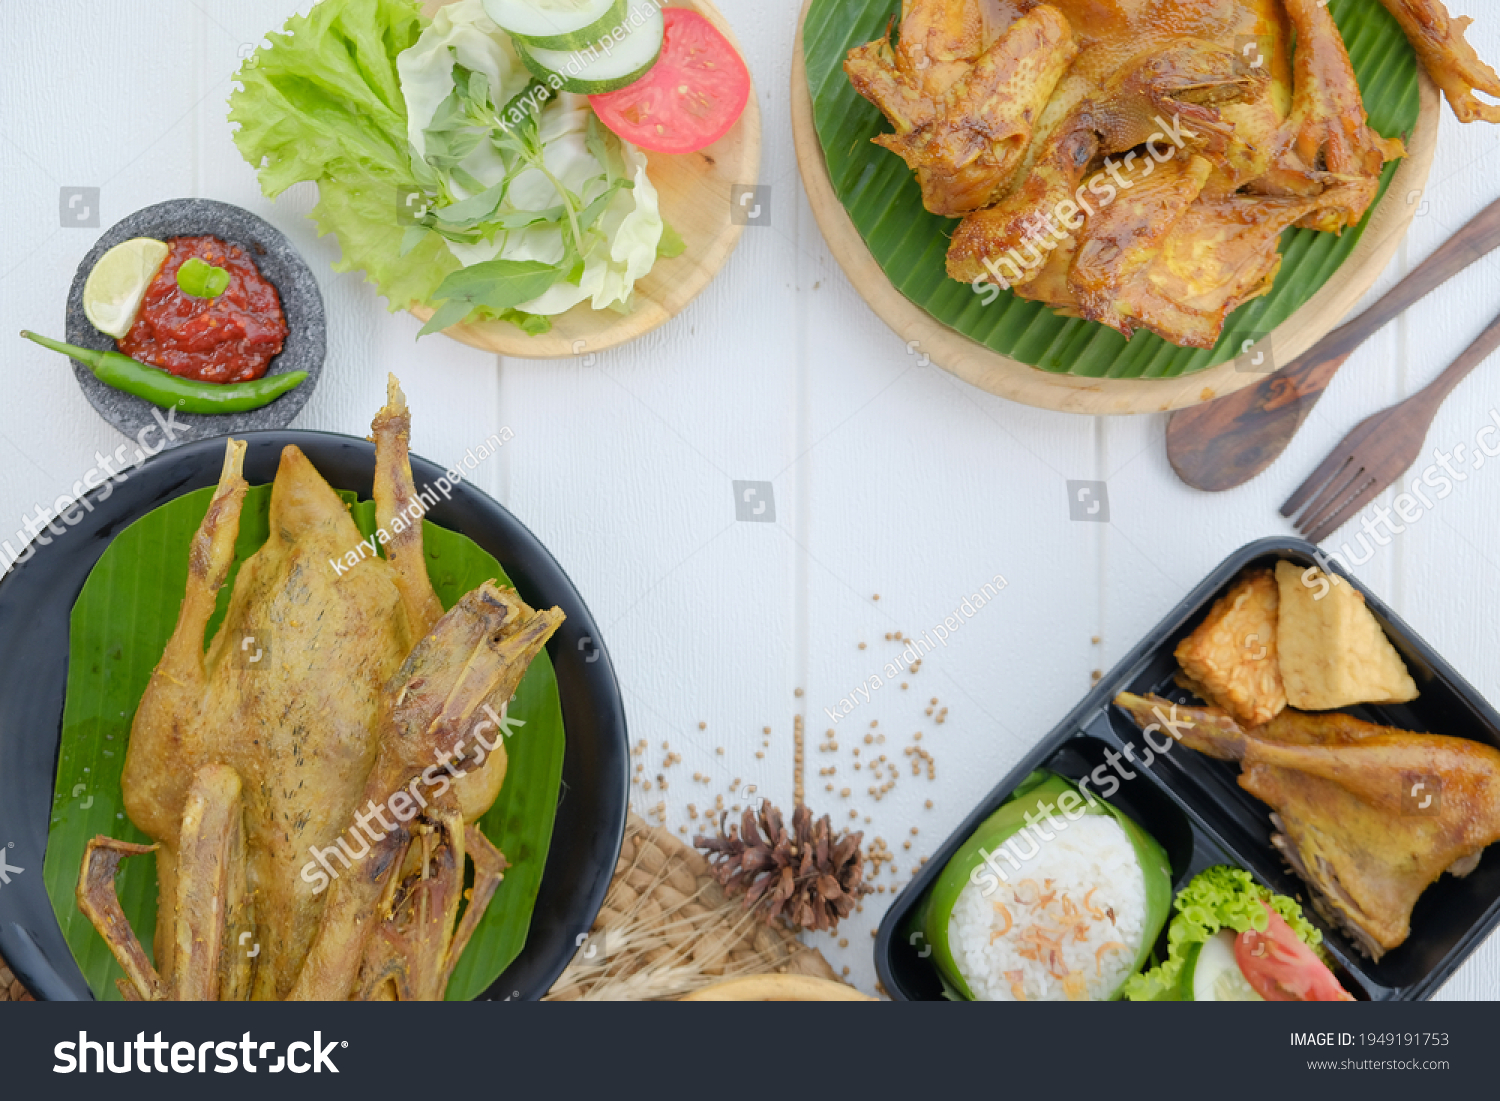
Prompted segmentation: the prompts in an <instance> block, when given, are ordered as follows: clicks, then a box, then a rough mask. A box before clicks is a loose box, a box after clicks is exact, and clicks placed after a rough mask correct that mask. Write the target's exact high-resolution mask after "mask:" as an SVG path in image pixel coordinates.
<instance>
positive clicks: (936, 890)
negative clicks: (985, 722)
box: [915, 770, 1172, 1001]
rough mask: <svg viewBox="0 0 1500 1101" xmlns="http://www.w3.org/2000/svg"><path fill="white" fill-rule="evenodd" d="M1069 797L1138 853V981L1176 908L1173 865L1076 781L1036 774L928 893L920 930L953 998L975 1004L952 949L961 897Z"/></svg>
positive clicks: (1113, 996) (1139, 831) (1121, 815)
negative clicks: (979, 872) (981, 870)
mask: <svg viewBox="0 0 1500 1101" xmlns="http://www.w3.org/2000/svg"><path fill="white" fill-rule="evenodd" d="M1067 792H1073V793H1074V794H1075V795H1076V796H1078V798H1079V799H1080V800H1081V801H1082V802H1083V804H1084V814H1094V815H1107V816H1108V817H1110V818H1113V819H1114V820H1115V821H1116V822H1118V823H1120V826H1121V827H1122V828H1123V829H1124V830H1125V834H1126V836H1127V837H1129V838H1130V843H1131V845H1133V846H1134V848H1135V855H1136V859H1137V860H1138V861H1139V862H1140V865H1141V872H1142V874H1143V875H1144V876H1145V880H1146V914H1145V921H1144V923H1143V930H1144V932H1143V936H1142V938H1141V947H1140V950H1139V951H1138V952H1137V953H1136V957H1135V962H1134V964H1133V965H1132V967H1131V969H1130V973H1131V974H1132V975H1133V974H1135V973H1136V972H1137V971H1139V970H1140V969H1141V967H1142V966H1143V965H1144V964H1145V963H1146V960H1147V959H1148V958H1149V957H1150V955H1151V951H1152V948H1153V947H1154V946H1155V944H1156V940H1157V938H1158V937H1159V936H1160V935H1161V931H1162V927H1163V926H1164V925H1166V922H1167V915H1168V913H1169V912H1170V911H1171V908H1172V864H1171V861H1170V860H1168V859H1167V854H1166V851H1165V850H1164V849H1162V847H1161V846H1160V845H1159V844H1157V843H1156V840H1155V839H1154V838H1153V837H1152V836H1151V835H1150V834H1148V833H1147V832H1146V831H1145V830H1143V829H1141V827H1140V826H1138V825H1136V823H1135V821H1134V820H1133V819H1131V818H1130V817H1128V816H1127V815H1125V814H1124V813H1122V812H1121V811H1119V810H1118V809H1116V808H1115V807H1113V806H1111V805H1110V804H1108V803H1106V802H1105V801H1104V800H1103V799H1100V798H1098V797H1097V796H1093V795H1090V794H1088V793H1087V792H1084V791H1080V790H1079V789H1078V787H1077V785H1075V784H1074V783H1072V781H1070V780H1068V779H1066V778H1065V777H1063V776H1059V775H1058V774H1057V773H1055V772H1048V771H1046V770H1038V771H1036V772H1033V773H1032V774H1031V775H1030V776H1028V777H1027V778H1026V779H1025V780H1023V781H1022V782H1021V785H1020V786H1019V787H1017V788H1016V790H1015V793H1014V794H1013V795H1012V796H1011V797H1010V799H1009V800H1008V801H1007V802H1006V803H1005V805H1004V806H1002V807H1001V808H1000V809H999V810H997V811H996V812H995V813H994V814H992V815H990V816H989V817H988V818H987V819H985V821H984V823H983V824H982V825H980V827H979V828H978V829H977V830H975V831H974V833H973V835H972V836H971V837H970V838H969V839H968V840H967V841H965V842H964V844H963V846H962V847H961V848H959V850H958V852H956V853H954V854H953V859H951V860H950V861H948V864H947V866H946V867H945V868H944V869H943V873H942V875H940V876H939V877H938V880H937V882H936V883H935V884H934V885H933V888H932V890H931V891H929V892H928V894H927V898H926V899H925V900H924V901H923V903H922V906H921V908H920V909H919V910H918V911H917V915H916V921H915V928H916V929H917V930H919V931H920V932H921V934H922V935H923V936H925V937H926V938H927V943H928V944H929V945H931V947H932V960H933V962H934V963H936V964H937V967H938V972H939V974H940V975H941V976H942V978H943V984H944V986H945V987H946V988H947V990H948V992H949V996H950V997H954V998H962V999H964V1000H967V1001H974V1000H975V999H974V994H973V992H972V991H970V990H969V987H968V984H967V983H966V982H964V979H963V976H962V975H961V974H960V973H959V970H958V964H957V963H956V962H954V959H953V951H952V949H951V948H950V947H949V944H948V926H949V922H950V919H951V918H952V915H953V907H954V906H955V905H956V904H957V902H958V896H959V895H960V894H961V893H962V892H963V889H964V888H965V887H967V886H968V885H969V876H970V875H971V874H972V873H973V871H974V869H975V868H978V867H979V866H980V865H982V864H984V862H985V860H984V854H985V853H986V852H988V853H994V852H995V851H996V850H997V849H999V848H1000V846H1002V845H1003V844H1005V842H1007V841H1009V840H1010V839H1011V838H1012V837H1014V836H1015V835H1016V834H1017V833H1019V832H1020V831H1021V830H1022V829H1023V828H1024V827H1025V826H1026V816H1027V815H1028V814H1030V815H1032V816H1033V818H1040V817H1044V816H1045V815H1046V814H1047V813H1048V812H1055V811H1056V810H1057V803H1058V800H1059V799H1061V798H1062V797H1063V796H1064V795H1065V794H1066V793H1067ZM1123 986H1124V983H1123V982H1122V983H1121V987H1123ZM1119 996H1120V990H1119V989H1115V990H1113V991H1111V992H1110V1000H1111V1001H1113V1000H1115V999H1116V998H1118V997H1119Z"/></svg>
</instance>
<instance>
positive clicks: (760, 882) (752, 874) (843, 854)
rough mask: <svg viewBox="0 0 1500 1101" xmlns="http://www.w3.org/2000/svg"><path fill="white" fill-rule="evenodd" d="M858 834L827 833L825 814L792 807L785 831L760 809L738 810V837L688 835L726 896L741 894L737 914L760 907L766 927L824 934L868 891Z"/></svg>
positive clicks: (765, 807)
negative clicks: (741, 907)
mask: <svg viewBox="0 0 1500 1101" xmlns="http://www.w3.org/2000/svg"><path fill="white" fill-rule="evenodd" d="M862 840H864V834H863V833H843V834H838V835H835V834H834V832H833V826H832V824H831V823H830V822H829V820H828V816H827V815H826V814H825V815H824V816H823V817H822V818H820V819H818V820H817V821H816V822H814V821H813V816H812V811H810V810H808V809H807V807H805V806H803V805H801V804H799V805H798V806H797V809H796V810H795V811H793V812H792V828H791V831H790V832H788V831H787V829H786V826H785V825H784V823H783V822H782V817H781V812H780V811H779V810H777V809H776V808H775V807H773V806H772V805H771V804H770V803H769V802H764V803H762V804H761V808H760V815H759V818H758V819H757V817H756V813H755V811H753V810H746V811H745V814H744V818H743V819H742V820H741V822H740V829H739V834H738V836H735V835H734V834H733V833H725V831H724V817H723V816H721V817H720V819H719V836H717V837H696V838H694V839H693V844H694V845H696V846H697V847H698V848H700V849H702V850H703V851H704V852H705V853H706V854H707V856H708V859H709V862H710V864H711V865H712V866H713V873H714V877H715V878H716V879H718V881H719V883H720V885H721V886H723V888H724V891H725V893H726V894H728V895H730V896H731V897H733V896H735V895H739V894H743V895H744V896H745V908H746V909H749V908H750V907H751V906H755V905H757V904H760V903H764V904H765V907H766V924H767V925H773V924H775V923H776V921H777V919H778V918H780V919H781V920H782V921H784V922H785V923H786V924H787V925H789V926H791V927H792V928H794V929H812V930H816V931H830V932H831V931H832V930H834V929H836V928H838V924H839V922H840V921H842V920H843V919H844V918H846V917H848V916H849V914H850V912H851V911H852V910H853V909H854V905H855V903H857V902H858V901H859V900H860V898H862V897H863V896H864V895H866V894H869V892H870V888H869V887H867V886H865V883H864V876H865V858H864V853H863V852H862V851H861V850H860V842H861V841H862Z"/></svg>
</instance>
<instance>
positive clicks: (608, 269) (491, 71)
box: [230, 0, 681, 333]
mask: <svg viewBox="0 0 1500 1101" xmlns="http://www.w3.org/2000/svg"><path fill="white" fill-rule="evenodd" d="M268 37H269V40H270V45H269V46H266V47H262V48H261V49H260V50H258V51H257V52H256V54H255V55H254V56H253V57H252V58H251V59H250V60H249V61H248V62H247V63H246V65H245V67H244V68H243V69H242V70H241V71H240V73H239V80H240V82H241V85H242V87H241V88H240V89H237V90H236V91H235V92H234V93H233V95H232V96H231V99H230V103H231V112H230V118H231V120H232V121H235V122H238V123H239V124H240V126H239V130H238V131H237V132H236V134H235V141H236V143H237V144H238V145H239V147H240V151H241V152H242V153H243V154H244V156H245V159H246V160H248V161H249V162H250V163H251V164H252V165H254V166H255V167H256V169H257V171H258V172H259V175H260V181H261V187H262V189H263V190H264V191H265V193H266V194H267V195H268V196H271V197H274V196H276V195H277V194H279V193H280V192H281V191H283V190H285V189H286V188H287V187H288V186H290V185H291V184H293V183H296V182H299V181H312V182H315V183H317V185H318V192H319V201H318V204H317V206H316V207H315V208H314V210H313V217H314V218H315V219H316V220H317V222H318V225H319V228H320V230H321V231H322V232H325V233H327V232H333V233H335V234H337V235H338V238H339V242H340V244H341V245H342V246H343V253H344V255H343V258H342V260H340V262H339V263H338V264H337V265H335V267H336V269H337V270H341V271H345V270H351V269H355V268H363V269H364V270H365V272H366V274H367V276H368V277H369V279H370V281H371V282H373V283H375V284H376V286H377V287H378V288H379V290H380V292H381V293H382V294H384V295H385V296H386V297H387V298H388V299H389V301H390V305H391V309H393V310H396V309H403V308H406V307H408V306H410V305H413V304H425V305H427V306H430V307H433V308H435V310H436V313H435V314H434V316H433V318H432V320H431V321H429V322H428V324H427V325H426V326H425V327H424V328H423V330H422V331H423V332H424V333H425V332H431V331H434V330H436V329H442V328H446V327H447V326H448V325H450V324H453V323H455V322H458V321H462V320H465V319H469V320H473V319H476V318H494V317H499V318H505V319H507V320H510V321H513V322H515V323H516V324H518V325H520V326H522V327H523V328H525V329H526V330H527V331H529V332H544V331H546V329H547V328H548V327H549V326H550V322H549V321H548V320H547V319H548V317H550V316H552V315H556V314H559V313H562V312H564V311H565V310H568V309H571V308H572V307H573V306H576V305H578V304H579V303H580V302H585V301H587V302H589V303H590V305H591V306H592V307H593V308H594V309H597V310H604V309H613V310H618V311H621V312H624V311H626V310H628V309H629V308H630V305H631V299H632V296H633V293H634V288H635V284H636V282H637V281H638V280H639V279H640V278H641V277H643V276H644V275H646V274H647V273H648V272H649V271H650V270H651V268H652V267H653V266H654V265H655V263H656V260H657V258H658V256H664V255H674V254H675V251H680V248H681V244H680V239H678V238H677V237H676V235H675V234H674V233H672V231H671V228H670V227H668V226H666V225H665V223H664V222H663V220H662V215H661V207H660V202H659V198H658V195H657V192H656V189H655V187H654V186H653V185H652V183H651V180H650V177H649V175H648V174H647V171H646V157H645V155H644V154H643V153H642V152H641V151H640V150H639V149H637V148H636V147H635V146H633V145H631V144H630V143H628V142H625V141H623V140H622V139H620V138H619V137H618V136H616V135H615V134H613V133H612V132H610V131H609V130H608V129H607V128H606V127H605V126H604V125H603V124H602V123H600V122H599V120H598V117H597V116H596V115H595V114H594V113H593V111H592V110H591V109H590V107H589V104H588V100H587V99H586V98H585V97H582V96H573V95H568V94H565V93H563V94H559V93H558V92H557V91H556V89H554V88H551V87H548V86H547V85H544V84H539V83H538V82H536V81H534V80H533V79H532V77H531V75H530V74H529V72H528V71H527V70H526V68H525V66H524V65H523V64H522V62H521V60H520V57H519V55H518V54H517V52H516V49H515V46H514V44H513V43H512V41H511V39H510V38H509V36H508V35H506V33H505V32H504V31H502V30H500V28H499V27H497V26H496V25H495V23H494V22H493V21H492V20H491V19H490V18H489V16H488V15H487V14H486V13H485V10H484V6H483V4H482V3H481V0H460V2H459V3H456V4H451V5H448V6H446V7H444V8H442V9H440V10H439V11H438V13H437V14H436V15H435V16H434V17H433V18H432V19H431V20H430V21H429V20H427V19H425V18H424V17H423V16H422V15H421V13H420V10H419V9H418V7H417V5H416V4H414V3H412V2H410V0H321V2H320V3H318V4H316V5H315V6H314V7H313V9H312V11H311V12H310V13H309V14H308V15H306V16H294V17H293V18H292V19H290V20H289V21H288V22H287V25H286V28H285V33H284V34H272V35H270V36H268ZM674 250H675V251H674Z"/></svg>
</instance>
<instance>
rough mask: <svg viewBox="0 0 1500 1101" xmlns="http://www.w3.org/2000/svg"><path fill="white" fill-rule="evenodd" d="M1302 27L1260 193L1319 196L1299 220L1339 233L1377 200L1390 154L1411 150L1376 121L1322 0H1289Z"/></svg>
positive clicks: (1259, 183) (1298, 29)
mask: <svg viewBox="0 0 1500 1101" xmlns="http://www.w3.org/2000/svg"><path fill="white" fill-rule="evenodd" d="M1283 2H1284V3H1285V5H1286V10H1287V15H1288V16H1289V17H1290V19H1291V21H1292V25H1293V27H1294V28H1295V29H1296V33H1297V52H1296V60H1295V67H1296V90H1295V93H1294V96H1293V100H1292V110H1291V114H1290V116H1289V117H1288V118H1287V120H1286V122H1285V124H1284V125H1283V127H1282V130H1281V133H1280V134H1279V135H1278V138H1277V147H1278V154H1277V156H1276V158H1275V160H1274V161H1273V163H1272V166H1271V169H1270V171H1269V172H1268V173H1267V174H1266V176H1265V177H1264V178H1263V179H1262V180H1259V181H1256V182H1255V183H1253V184H1252V185H1251V187H1250V190H1251V191H1253V192H1255V193H1257V194H1269V195H1298V196H1302V197H1313V196H1316V197H1317V198H1318V200H1319V201H1318V204H1317V206H1316V208H1315V209H1314V210H1312V211H1311V212H1309V213H1308V214H1306V215H1304V216H1303V217H1302V218H1301V219H1300V220H1299V221H1298V223H1297V224H1298V225H1301V226H1304V227H1306V228H1308V229H1315V230H1320V231H1322V232H1325V233H1340V232H1342V231H1343V230H1344V229H1345V228H1346V227H1348V226H1353V225H1357V224H1358V223H1359V220H1360V219H1361V218H1363V217H1364V215H1365V211H1366V210H1368V209H1369V208H1370V204H1371V203H1373V202H1374V201H1375V196H1376V195H1377V194H1378V192H1379V190H1380V175H1381V172H1382V170H1383V169H1384V167H1385V162H1386V161H1389V160H1396V159H1398V158H1400V157H1403V156H1405V155H1406V149H1405V146H1404V145H1403V144H1402V142H1401V141H1399V140H1396V139H1387V138H1383V137H1381V136H1380V135H1379V134H1377V133H1376V132H1375V131H1374V130H1373V129H1371V128H1370V125H1369V118H1368V116H1367V115H1366V114H1365V105H1364V99H1363V97H1362V96H1361V95H1360V90H1359V83H1358V81H1357V80H1356V79H1355V76H1354V65H1353V64H1352V63H1351V62H1350V60H1349V51H1348V50H1347V49H1346V48H1345V46H1344V39H1343V37H1342V36H1341V35H1340V34H1339V29H1338V25H1337V24H1336V23H1335V22H1334V21H1333V16H1332V15H1331V14H1329V11H1328V9H1327V7H1325V6H1324V4H1323V2H1322V0H1283Z"/></svg>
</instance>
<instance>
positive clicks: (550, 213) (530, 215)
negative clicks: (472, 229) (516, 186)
mask: <svg viewBox="0 0 1500 1101" xmlns="http://www.w3.org/2000/svg"><path fill="white" fill-rule="evenodd" d="M567 216H568V211H567V208H566V207H561V206H554V207H549V208H548V209H546V210H512V211H508V212H506V213H505V214H500V215H498V216H496V217H494V218H492V219H490V221H489V225H491V226H494V227H495V228H496V229H504V230H511V229H525V228H526V227H528V226H534V225H538V224H540V223H542V222H560V221H562V220H563V219H564V218H566V217H567Z"/></svg>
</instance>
